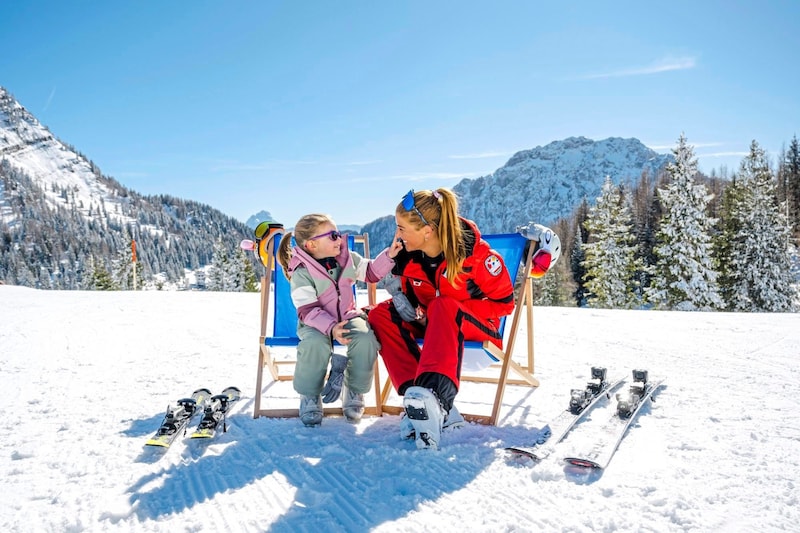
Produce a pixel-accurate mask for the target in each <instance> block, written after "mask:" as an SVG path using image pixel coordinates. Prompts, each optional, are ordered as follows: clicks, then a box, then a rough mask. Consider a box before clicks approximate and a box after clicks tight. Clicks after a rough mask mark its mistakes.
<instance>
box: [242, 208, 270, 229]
mask: <svg viewBox="0 0 800 533" xmlns="http://www.w3.org/2000/svg"><path fill="white" fill-rule="evenodd" d="M265 220H273V218H272V213H270V212H269V211H259V212H258V213H256V214H255V215H250V217H249V218H248V219H247V222H245V223H244V224H245V226H247V227H248V228H250V229H255V227H256V226H258V225H259V224H260V223H262V222H264V221H265Z"/></svg>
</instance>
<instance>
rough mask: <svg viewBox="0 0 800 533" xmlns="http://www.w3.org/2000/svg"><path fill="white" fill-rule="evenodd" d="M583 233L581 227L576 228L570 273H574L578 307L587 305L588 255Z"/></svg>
mask: <svg viewBox="0 0 800 533" xmlns="http://www.w3.org/2000/svg"><path fill="white" fill-rule="evenodd" d="M581 233H582V232H581V228H580V226H576V228H575V240H574V244H573V245H572V252H571V253H570V271H571V272H572V279H573V280H574V281H575V292H574V293H573V299H574V300H575V304H576V305H577V306H583V305H585V304H586V287H585V286H584V281H583V280H584V278H585V276H586V269H585V268H584V266H583V263H584V261H585V260H586V254H585V253H584V250H583V236H582V235H581Z"/></svg>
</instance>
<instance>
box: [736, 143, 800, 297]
mask: <svg viewBox="0 0 800 533" xmlns="http://www.w3.org/2000/svg"><path fill="white" fill-rule="evenodd" d="M738 180H739V187H740V189H739V190H738V191H737V193H738V194H737V195H736V196H733V197H732V205H731V206H730V210H731V212H730V214H729V216H731V217H732V218H733V219H734V221H735V222H734V223H733V224H732V226H733V230H732V231H731V237H732V239H731V241H730V243H731V244H730V254H729V256H728V257H727V258H726V259H727V260H729V264H728V271H729V276H730V282H732V285H731V287H730V289H731V290H730V291H729V293H728V297H729V298H730V301H729V302H728V305H729V307H730V308H731V309H733V310H736V311H769V312H785V311H793V310H794V300H795V298H796V297H797V295H796V289H795V288H794V287H793V285H792V281H793V280H792V278H791V268H792V265H791V259H790V256H789V245H790V243H789V229H788V224H787V220H786V216H785V215H784V212H783V210H782V209H781V207H780V206H779V205H778V203H777V200H776V194H775V186H776V184H775V178H774V177H773V175H772V172H771V171H770V168H769V163H768V162H767V158H766V154H765V152H764V150H763V149H762V148H761V147H760V146H759V145H758V143H756V141H753V142H752V144H751V145H750V154H749V155H748V156H747V157H746V158H744V159H743V160H742V163H741V166H740V168H739V173H738Z"/></svg>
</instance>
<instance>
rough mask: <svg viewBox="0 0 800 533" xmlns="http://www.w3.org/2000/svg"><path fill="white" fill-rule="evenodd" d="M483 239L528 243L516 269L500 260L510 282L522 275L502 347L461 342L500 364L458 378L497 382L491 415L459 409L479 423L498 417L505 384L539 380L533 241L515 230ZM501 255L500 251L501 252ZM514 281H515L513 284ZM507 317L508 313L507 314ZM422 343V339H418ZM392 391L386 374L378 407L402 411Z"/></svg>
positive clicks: (494, 421)
mask: <svg viewBox="0 0 800 533" xmlns="http://www.w3.org/2000/svg"><path fill="white" fill-rule="evenodd" d="M483 238H484V240H486V241H487V242H489V244H490V245H491V244H492V240H493V239H495V238H508V239H514V240H515V241H516V242H517V243H518V245H519V246H520V247H522V250H524V249H525V246H526V244H527V243H530V246H528V251H527V253H522V252H520V253H519V255H518V258H519V259H520V260H519V261H518V264H519V266H518V267H517V269H516V270H513V269H514V265H511V264H508V261H507V258H506V257H503V260H504V261H505V262H506V267H507V268H508V269H509V272H512V271H513V275H514V277H513V279H512V282H515V281H516V280H518V279H522V286H521V288H520V290H519V294H518V295H517V297H516V306H515V308H514V312H513V313H512V314H511V317H510V318H511V324H510V325H508V320H505V321H504V322H503V324H502V326H501V331H505V328H506V327H510V328H511V330H510V331H509V334H508V338H507V340H506V342H505V344H504V347H503V349H500V348H498V347H497V346H495V345H494V344H492V343H491V342H488V341H486V342H483V343H480V342H476V341H466V342H465V343H464V344H465V345H464V349H465V350H468V349H472V350H474V349H483V350H484V351H485V352H486V353H487V355H486V356H487V357H490V356H491V358H492V359H493V360H495V361H498V363H499V364H497V363H495V364H492V365H490V368H492V369H494V371H495V372H496V371H497V370H498V369H499V375H496V376H485V375H484V376H477V375H469V374H468V373H463V374H462V376H461V381H462V382H464V381H472V382H478V383H491V384H496V385H497V389H496V391H495V398H494V404H493V405H492V412H491V414H490V415H482V414H471V413H465V412H461V415H462V416H463V417H464V419H465V420H468V421H470V422H476V423H479V424H487V425H492V426H494V425H497V420H498V418H499V416H500V408H501V406H502V402H503V396H504V395H505V387H506V385H521V386H527V387H538V386H539V380H538V379H536V378H535V377H534V375H533V373H534V354H533V298H532V292H533V286H532V280H531V278H530V277H529V275H528V273H529V272H530V271H531V261H532V258H533V253H534V251H535V249H536V247H535V242H532V241H529V240H528V239H526V238H525V237H523V236H522V235H520V234H518V233H514V234H499V235H484V236H483ZM501 255H503V254H501ZM515 285H516V284H515ZM523 308H524V310H525V312H526V315H527V323H526V326H527V338H528V346H527V348H528V353H527V356H528V357H527V363H526V365H521V364H519V363H518V362H516V361H514V360H513V358H512V356H513V353H514V347H515V344H516V337H517V331H518V330H519V325H520V320H521V318H522V313H523ZM506 318H509V317H506ZM420 344H421V343H420ZM509 370H513V371H514V372H515V373H516V374H517V375H518V376H519V379H513V378H509ZM391 393H392V383H391V380H390V379H389V378H387V379H386V380H385V382H384V384H383V388H382V390H381V403H382V407H381V410H382V411H383V412H386V413H390V414H400V413H401V412H402V411H403V408H402V407H399V406H396V405H390V404H388V403H387V402H388V400H389V396H390V395H391Z"/></svg>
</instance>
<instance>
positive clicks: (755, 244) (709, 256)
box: [535, 135, 800, 312]
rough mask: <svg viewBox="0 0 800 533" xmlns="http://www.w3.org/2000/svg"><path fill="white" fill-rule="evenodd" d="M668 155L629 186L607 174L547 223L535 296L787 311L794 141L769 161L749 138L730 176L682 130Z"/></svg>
mask: <svg viewBox="0 0 800 533" xmlns="http://www.w3.org/2000/svg"><path fill="white" fill-rule="evenodd" d="M673 154H674V156H675V161H674V163H670V164H669V165H667V167H666V169H665V171H664V172H663V173H662V174H661V175H660V176H657V177H656V178H655V183H652V182H653V180H654V178H652V177H651V176H648V175H643V176H642V177H641V180H640V181H639V183H638V184H636V185H635V186H627V185H625V184H621V185H614V184H613V183H612V182H611V180H610V179H606V181H605V183H604V185H603V187H602V191H601V193H600V196H599V197H598V198H597V200H596V203H595V204H594V205H592V206H589V204H588V203H587V202H586V201H584V202H583V204H582V205H580V206H579V207H578V208H577V209H576V211H575V213H574V215H573V216H572V217H571V218H570V219H562V220H559V221H558V222H557V224H556V225H555V226H556V227H555V228H554V229H555V230H556V232H557V233H558V234H559V235H561V236H563V238H562V244H563V249H562V257H563V259H562V260H561V261H559V262H558V263H557V264H556V265H555V266H554V269H553V271H552V272H551V273H549V274H548V275H547V276H545V277H544V278H542V279H541V280H540V281H538V282H537V283H536V287H535V297H536V302H537V303H538V304H541V305H576V306H588V307H597V308H613V309H641V308H652V309H668V310H686V311H693V310H700V311H712V310H721V311H722V310H724V311H763V312H792V311H795V310H796V309H797V306H798V281H800V272H798V265H799V264H800V261H798V252H797V242H798V235H800V149H799V148H798V141H797V138H796V137H794V138H793V139H792V142H791V144H790V146H789V149H788V150H785V151H784V152H783V153H782V154H781V156H780V158H779V162H778V168H777V169H773V168H771V166H770V162H769V160H768V157H767V155H766V153H765V151H764V150H763V149H762V148H761V147H760V146H759V145H758V143H757V142H756V141H753V142H752V143H751V145H750V151H749V154H748V155H747V156H746V157H745V158H744V159H743V160H742V162H741V164H740V166H739V169H738V170H737V172H735V173H734V174H733V176H732V177H731V178H730V179H717V178H715V177H713V176H712V178H706V177H704V176H702V175H701V174H700V173H699V172H698V170H697V159H696V157H695V156H694V150H693V147H692V146H691V145H689V144H688V142H687V140H686V138H685V136H683V135H681V136H680V138H679V139H678V142H677V145H676V146H675V148H674V149H673Z"/></svg>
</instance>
